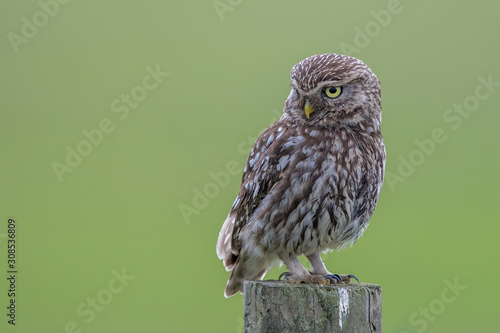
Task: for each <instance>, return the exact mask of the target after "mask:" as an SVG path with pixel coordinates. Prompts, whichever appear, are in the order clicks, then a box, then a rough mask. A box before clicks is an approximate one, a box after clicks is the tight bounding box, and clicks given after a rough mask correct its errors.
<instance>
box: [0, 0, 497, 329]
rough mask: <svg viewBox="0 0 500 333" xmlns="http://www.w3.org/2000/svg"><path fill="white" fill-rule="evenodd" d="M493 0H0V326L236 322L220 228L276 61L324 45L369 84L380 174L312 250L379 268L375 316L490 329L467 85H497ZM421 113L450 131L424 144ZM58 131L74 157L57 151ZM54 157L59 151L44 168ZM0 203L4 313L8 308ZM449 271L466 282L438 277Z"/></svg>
mask: <svg viewBox="0 0 500 333" xmlns="http://www.w3.org/2000/svg"><path fill="white" fill-rule="evenodd" d="M61 1H62V0H61ZM55 4H57V6H56V5H55ZM43 8H45V9H43ZM499 10H500V4H498V3H494V2H486V1H483V2H478V3H475V4H471V3H470V1H440V2H430V1H410V0H401V2H399V3H398V2H397V1H395V0H391V1H386V0H381V1H378V0H377V1H369V2H368V1H364V2H361V1H314V2H308V3H306V2H304V1H286V2H285V1H279V2H266V1H263V0H253V1H250V0H243V1H241V0H231V1H229V0H220V1H215V2H214V1H212V0H209V1H189V2H188V1H185V2H181V1H176V2H173V1H170V2H166V1H143V2H137V1H130V0H122V1H101V2H97V1H85V2H84V1H76V0H75V1H70V2H68V3H67V4H62V3H59V2H55V0H42V1H41V2H36V1H23V2H14V1H5V2H3V3H2V4H1V5H0V35H1V36H3V37H2V38H1V39H0V50H1V62H0V75H1V76H0V77H1V81H0V82H1V96H2V97H1V99H0V114H1V121H0V133H1V134H0V135H1V140H0V148H1V152H2V159H1V162H0V163H1V164H0V170H1V173H0V179H1V191H0V195H1V196H0V202H1V204H0V221H2V222H1V223H0V242H1V243H0V249H1V250H0V269H1V272H2V275H1V276H0V279H1V280H0V281H1V282H0V309H4V310H2V311H1V312H2V313H1V316H0V318H2V321H1V323H0V327H1V329H0V330H1V331H2V332H3V331H6V332H7V331H8V332H10V331H15V330H17V331H18V332H47V333H51V332H64V331H65V330H66V331H72V330H75V331H77V330H78V329H79V330H81V331H82V332H222V333H225V332H228V333H229V332H242V322H243V317H242V307H243V305H242V297H241V296H240V295H238V296H235V297H233V298H230V299H225V298H224V297H223V289H224V286H225V283H226V280H227V277H228V273H227V272H225V270H224V268H223V266H222V263H221V262H220V261H219V260H218V259H217V257H216V254H215V243H216V240H217V236H218V232H219V230H220V227H221V225H222V223H223V221H224V219H225V217H226V214H227V212H228V210H229V208H230V206H231V204H232V202H233V200H234V197H235V195H236V193H237V191H238V188H239V181H240V177H241V176H240V175H241V169H242V168H241V167H242V165H243V163H244V162H245V160H246V154H247V153H248V151H249V149H250V146H251V143H252V142H253V140H254V139H255V138H256V136H257V135H258V134H259V133H260V131H261V130H262V129H263V128H265V127H267V126H268V125H269V124H270V123H271V122H272V121H274V120H276V119H277V117H278V116H279V113H280V112H281V110H282V108H283V104H284V100H285V99H286V97H287V96H288V93H289V72H290V69H291V67H292V66H293V65H294V64H295V63H297V62H298V61H300V60H302V59H303V58H305V57H307V56H310V55H312V54H318V53H326V52H337V53H351V54H352V55H354V56H356V57H358V58H360V59H362V60H363V61H364V62H366V63H367V64H368V65H369V66H370V67H371V68H372V69H373V70H374V72H375V73H376V74H377V75H378V77H379V79H380V81H381V82H382V95H383V115H384V121H383V134H384V138H385V142H386V146H387V155H388V163H387V172H388V174H390V175H391V176H390V179H388V180H387V181H386V184H385V187H384V189H383V191H382V195H381V199H380V201H379V205H378V207H377V210H376V212H375V215H374V217H373V218H372V221H371V225H370V227H369V228H368V229H367V231H366V232H365V234H364V236H363V237H362V238H361V239H360V240H359V241H358V242H357V243H356V244H355V246H354V247H352V248H348V249H346V250H343V251H341V252H338V253H337V252H335V253H330V254H328V255H326V256H325V262H326V265H327V266H328V267H329V268H330V270H333V271H336V272H344V273H347V272H348V273H355V274H357V275H358V276H359V277H360V278H361V279H362V280H363V281H365V282H372V283H377V284H380V285H382V287H383V290H384V294H383V300H384V302H383V311H384V312H383V316H384V319H383V321H384V332H407V333H411V332H429V333H430V332H445V331H454V332H497V331H498V328H496V326H497V320H496V319H497V318H496V317H497V316H498V315H497V312H498V303H497V299H498V296H500V295H499V293H498V291H497V290H496V289H495V288H494V285H493V286H492V285H491V281H492V280H493V281H495V280H496V279H497V278H498V274H499V273H500V270H499V268H498V253H499V249H500V247H499V245H497V243H498V234H499V230H500V226H499V223H498V222H499V221H498V220H499V219H498V215H497V206H496V205H497V201H498V189H499V185H500V180H499V177H498V170H499V161H500V158H499V156H498V141H497V140H498V138H499V135H498V131H497V128H498V123H499V122H500V116H499V113H498V104H499V102H500V87H499V86H498V85H499V84H496V83H494V84H492V85H491V84H490V86H489V87H485V86H484V85H483V86H481V87H480V88H477V87H478V86H479V85H480V84H481V81H480V79H479V77H483V78H484V79H486V80H488V76H491V78H490V79H491V80H492V81H494V82H500V66H499V56H500V39H499V38H498V32H499V30H500V24H499V23H498V22H499V21H498V11H499ZM46 13H50V14H51V15H48V14H46ZM388 13H389V15H390V17H389V16H388V15H387V14H388ZM35 23H36V24H37V25H38V27H37V26H36V25H33V26H32V27H30V25H31V24H35ZM151 71H157V72H160V74H158V75H159V76H158V75H157V80H156V81H155V80H154V79H153V78H152V77H147V75H150V74H149V72H151ZM167 72H168V76H167V74H165V73H167ZM145 77H146V79H144V78H145ZM144 80H145V81H144ZM495 84H496V85H495ZM144 87H146V88H148V89H149V90H146V89H145V88H144ZM476 88H477V89H479V92H480V93H481V94H482V95H480V96H481V98H482V100H478V99H477V98H475V97H473V96H474V94H475V93H476ZM488 88H489V89H490V90H488ZM131 94H132V95H133V96H135V97H132V98H131V99H130V100H129V101H128V102H127V101H126V98H127V97H126V96H127V95H131ZM486 94H488V96H487V97H485V95H486ZM122 98H123V100H122ZM134 98H135V101H134ZM478 101H479V102H478ZM476 102H478V104H474V103H476ZM127 103H128V104H127ZM464 103H466V106H467V108H468V109H465V106H464V107H462V109H463V110H465V111H461V112H462V113H459V112H458V111H457V112H455V111H453V110H452V111H448V110H450V109H452V108H453V107H454V105H457V106H456V108H457V110H458V108H460V107H461V106H460V105H463V104H464ZM467 103H469V104H467ZM469 110H470V111H469ZM106 119H107V120H106ZM102 122H104V125H103V127H104V130H107V131H108V132H109V133H103V132H102V129H99V126H101V125H102ZM106 122H107V123H106ZM96 129H99V132H100V133H102V138H100V135H99V133H98V132H97V130H96ZM436 129H437V130H438V131H441V133H444V136H445V137H446V140H444V142H438V143H433V144H431V143H430V141H429V140H431V139H432V133H433V131H434V130H436ZM82 131H87V133H93V135H94V136H93V140H94V142H95V144H89V143H85V141H89V140H88V139H86V137H85V135H84V134H83V133H84V132H82ZM415 140H417V141H418V142H424V143H425V145H424V148H419V147H418V145H417V143H416V142H415ZM441 141H443V140H441ZM68 147H69V148H68ZM68 149H70V150H75V151H77V150H78V149H80V151H82V152H83V154H84V155H86V156H81V161H78V159H77V157H74V156H73V157H72V160H71V159H70V163H73V166H74V167H71V166H68V164H67V162H66V158H67V154H68ZM90 149H91V151H90ZM54 162H56V164H57V163H60V164H57V165H59V167H61V165H66V166H67V167H68V169H59V172H60V174H59V177H58V176H57V175H56V172H55V171H54ZM408 163H409V164H408ZM70 169H71V172H69V170H70ZM234 169H237V172H235V171H234ZM61 170H63V171H61ZM66 171H67V172H66ZM61 172H62V174H61ZM214 175H216V176H214ZM214 177H215V178H218V183H217V182H216V181H215V180H214ZM200 193H202V194H200ZM182 212H184V215H183V213H182ZM11 217H13V218H15V219H16V221H17V225H18V230H17V231H18V253H17V254H18V269H19V274H18V281H17V283H18V285H17V287H18V297H17V304H18V308H17V311H18V312H17V314H18V317H17V325H16V327H15V328H13V327H11V325H8V324H7V322H6V321H7V317H6V315H5V314H6V312H7V311H6V309H5V307H6V306H7V305H8V303H7V302H8V298H7V289H8V285H7V280H6V278H5V277H6V276H7V274H6V273H5V271H6V259H7V258H6V257H7V254H6V233H7V219H8V218H11ZM283 270H284V267H282V268H278V267H276V268H275V269H273V270H272V271H271V272H270V273H269V274H268V275H267V277H268V278H277V276H278V274H279V273H280V272H281V271H283ZM123 272H125V274H126V275H127V276H128V278H125V280H124V282H120V280H116V278H115V276H116V275H117V274H118V275H119V274H122V273H123ZM4 274H5V275H4ZM446 281H448V283H451V284H454V283H457V284H459V285H460V286H465V287H466V289H463V288H465V287H462V289H459V290H455V294H453V291H450V290H449V289H447V288H449V287H447V282H446ZM443 295H444V296H443ZM452 296H455V297H452ZM443 297H444V298H443ZM450 298H452V300H450ZM93 299H96V300H97V301H95V302H96V303H95V305H92V302H93ZM445 301H446V302H445Z"/></svg>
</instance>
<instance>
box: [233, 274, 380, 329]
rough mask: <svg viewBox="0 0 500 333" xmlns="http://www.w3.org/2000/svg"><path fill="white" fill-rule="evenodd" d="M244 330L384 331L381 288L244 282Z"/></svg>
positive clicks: (364, 285)
mask: <svg viewBox="0 0 500 333" xmlns="http://www.w3.org/2000/svg"><path fill="white" fill-rule="evenodd" d="M243 297H244V317H245V333H299V332H314V333H316V332H321V333H324V332H355V333H365V332H370V333H371V332H377V333H378V332H382V288H381V287H380V286H378V285H376V284H367V283H352V284H348V285H313V284H291V283H283V282H282V281H245V283H244V287H243Z"/></svg>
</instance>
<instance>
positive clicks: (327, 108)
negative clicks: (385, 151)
mask: <svg viewBox="0 0 500 333" xmlns="http://www.w3.org/2000/svg"><path fill="white" fill-rule="evenodd" d="M290 76H291V79H292V91H291V92H290V95H289V96H288V98H287V100H286V103H285V110H284V115H283V118H285V119H288V120H290V121H293V122H295V123H298V124H301V125H311V126H321V127H339V126H361V127H362V128H366V129H367V130H372V131H380V123H381V98H380V86H379V81H378V78H377V77H376V76H375V74H373V72H372V70H371V69H370V68H369V67H368V66H366V65H365V64H364V63H363V62H362V61H361V60H358V59H356V58H353V57H348V56H344V55H340V54H334V53H329V54H320V55H314V56H312V57H309V58H306V59H304V60H302V61H301V62H299V63H298V64H296V65H295V66H294V67H293V68H292V72H291V75H290Z"/></svg>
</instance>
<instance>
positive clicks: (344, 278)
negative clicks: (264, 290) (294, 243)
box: [278, 272, 359, 284]
mask: <svg viewBox="0 0 500 333" xmlns="http://www.w3.org/2000/svg"><path fill="white" fill-rule="evenodd" d="M281 278H283V282H285V283H311V284H350V283H351V279H355V280H356V281H358V282H359V279H358V278H357V277H356V275H354V274H347V275H339V274H328V275H314V274H310V275H305V276H297V275H292V274H290V272H283V273H281V275H280V276H279V278H278V281H279V280H281Z"/></svg>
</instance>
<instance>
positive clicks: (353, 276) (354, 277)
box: [342, 274, 359, 283]
mask: <svg viewBox="0 0 500 333" xmlns="http://www.w3.org/2000/svg"><path fill="white" fill-rule="evenodd" d="M344 279H345V280H347V283H351V279H355V280H356V281H358V283H359V279H358V277H357V276H356V275H354V274H347V275H343V276H342V281H343V280H344Z"/></svg>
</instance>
